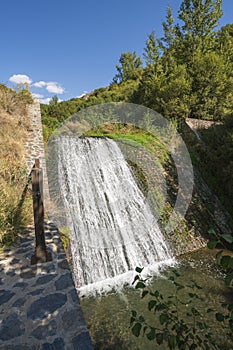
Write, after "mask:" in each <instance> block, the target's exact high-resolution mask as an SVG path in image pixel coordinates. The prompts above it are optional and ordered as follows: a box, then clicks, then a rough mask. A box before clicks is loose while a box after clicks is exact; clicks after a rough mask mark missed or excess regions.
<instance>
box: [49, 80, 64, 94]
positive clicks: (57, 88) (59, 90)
mask: <svg viewBox="0 0 233 350" xmlns="http://www.w3.org/2000/svg"><path fill="white" fill-rule="evenodd" d="M46 90H47V91H48V92H50V93H52V94H63V92H64V91H65V90H64V89H63V87H62V86H61V85H59V84H58V83H57V82H56V81H50V82H48V83H46Z"/></svg>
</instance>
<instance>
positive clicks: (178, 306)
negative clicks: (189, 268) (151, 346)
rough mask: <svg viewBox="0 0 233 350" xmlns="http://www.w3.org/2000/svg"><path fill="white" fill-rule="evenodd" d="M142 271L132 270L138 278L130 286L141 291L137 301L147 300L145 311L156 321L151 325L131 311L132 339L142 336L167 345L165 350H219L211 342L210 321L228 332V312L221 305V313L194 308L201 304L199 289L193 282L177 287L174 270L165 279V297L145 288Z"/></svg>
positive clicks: (178, 284) (158, 292)
mask: <svg viewBox="0 0 233 350" xmlns="http://www.w3.org/2000/svg"><path fill="white" fill-rule="evenodd" d="M142 270H143V269H142V268H139V267H137V268H136V272H137V273H138V274H137V275H136V277H135V279H134V282H133V283H134V284H135V288H136V289H140V290H141V298H147V299H148V304H147V305H148V310H149V311H151V312H153V313H154V314H155V316H156V317H155V320H154V322H153V324H151V323H150V322H148V321H147V320H146V319H145V318H144V317H143V315H138V313H137V311H135V310H132V314H131V319H130V326H131V331H132V333H133V335H134V336H136V337H139V336H145V337H147V339H148V340H150V341H155V342H156V344H157V345H162V344H165V345H167V347H168V348H169V349H181V350H183V349H189V350H193V349H207V350H208V349H220V347H219V344H218V343H217V340H216V339H215V330H214V329H213V327H211V324H212V322H211V317H212V319H213V317H214V319H215V320H216V321H218V322H219V323H220V324H221V325H220V326H221V327H223V328H227V329H228V328H229V324H228V323H227V322H228V321H229V320H230V318H231V316H230V313H232V308H228V307H227V305H222V310H223V312H216V311H214V310H213V309H211V308H208V309H206V310H205V311H200V309H201V308H200V307H199V306H197V305H200V304H201V303H202V301H203V298H202V295H201V290H202V287H201V286H200V285H198V284H197V283H196V282H195V281H193V280H191V281H190V283H189V284H188V285H184V284H181V283H180V282H179V277H180V274H179V273H178V271H177V270H175V269H173V270H172V275H171V276H170V277H169V278H168V280H169V282H170V283H171V289H169V290H171V293H170V294H169V295H168V296H167V297H165V296H164V295H162V294H161V292H160V291H159V290H155V291H154V290H153V291H152V290H151V289H150V287H149V286H147V280H145V279H143V278H142V277H141V272H142ZM184 310H185V311H184ZM213 315H214V316H213Z"/></svg>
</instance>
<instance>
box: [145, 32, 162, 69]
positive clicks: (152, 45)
mask: <svg viewBox="0 0 233 350" xmlns="http://www.w3.org/2000/svg"><path fill="white" fill-rule="evenodd" d="M143 57H144V59H145V61H146V64H147V65H150V64H152V65H155V64H157V63H158V59H159V49H158V46H157V41H156V37H155V31H152V33H151V34H150V35H148V39H147V41H146V47H145V48H144V54H143Z"/></svg>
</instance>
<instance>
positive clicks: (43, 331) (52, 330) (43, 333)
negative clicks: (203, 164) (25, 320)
mask: <svg viewBox="0 0 233 350" xmlns="http://www.w3.org/2000/svg"><path fill="white" fill-rule="evenodd" d="M56 328H57V324H56V322H55V321H51V322H50V323H48V324H46V325H44V326H39V327H37V328H36V329H34V331H33V332H32V333H31V335H32V336H33V337H34V338H36V339H46V338H47V337H49V336H53V335H55V334H56Z"/></svg>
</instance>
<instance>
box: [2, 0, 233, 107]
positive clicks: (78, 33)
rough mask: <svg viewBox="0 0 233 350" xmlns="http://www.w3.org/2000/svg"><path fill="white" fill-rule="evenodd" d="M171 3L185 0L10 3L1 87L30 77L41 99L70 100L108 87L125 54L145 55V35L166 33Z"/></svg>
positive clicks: (227, 11) (228, 9)
mask: <svg viewBox="0 0 233 350" xmlns="http://www.w3.org/2000/svg"><path fill="white" fill-rule="evenodd" d="M168 3H170V5H171V6H172V8H173V14H174V16H175V15H176V14H177V10H178V8H179V6H180V3H181V0H170V1H166V0H143V1H142V0H141V1H138V0H118V1H111V0H99V1H96V0H85V1H82V2H81V1H78V0H66V1H64V0H56V1H55V0H41V1H40V2H37V1H32V0H21V1H18V0H9V1H2V3H1V13H0V33H1V34H0V37H1V54H0V67H1V75H0V83H3V84H8V85H9V86H12V84H15V83H16V82H18V81H20V78H22V77H20V76H19V75H23V76H24V75H25V76H27V78H26V77H23V78H22V79H23V80H25V79H28V80H29V82H30V84H31V90H32V92H33V93H35V94H38V97H39V95H40V98H41V100H43V101H44V102H46V101H47V102H48V99H49V98H51V97H52V96H53V95H55V94H57V96H58V97H59V99H61V100H67V99H69V98H72V97H77V96H80V95H82V94H83V93H84V92H89V91H92V90H93V89H95V88H98V87H102V86H107V85H108V84H109V83H110V82H111V80H112V78H113V76H114V75H115V73H116V71H115V65H116V64H117V63H118V60H119V57H120V55H121V53H122V52H125V51H136V52H137V53H138V54H139V55H141V54H142V52H143V47H144V46H145V41H146V39H147V35H148V34H150V33H151V31H152V30H153V29H154V30H155V31H156V34H157V37H160V36H161V35H162V31H161V29H162V26H161V22H162V20H164V19H165V16H166V7H167V5H168ZM223 11H224V16H223V17H222V19H221V23H220V24H221V25H225V24H226V23H232V22H233V20H232V19H233V16H232V14H233V1H232V0H223Z"/></svg>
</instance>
